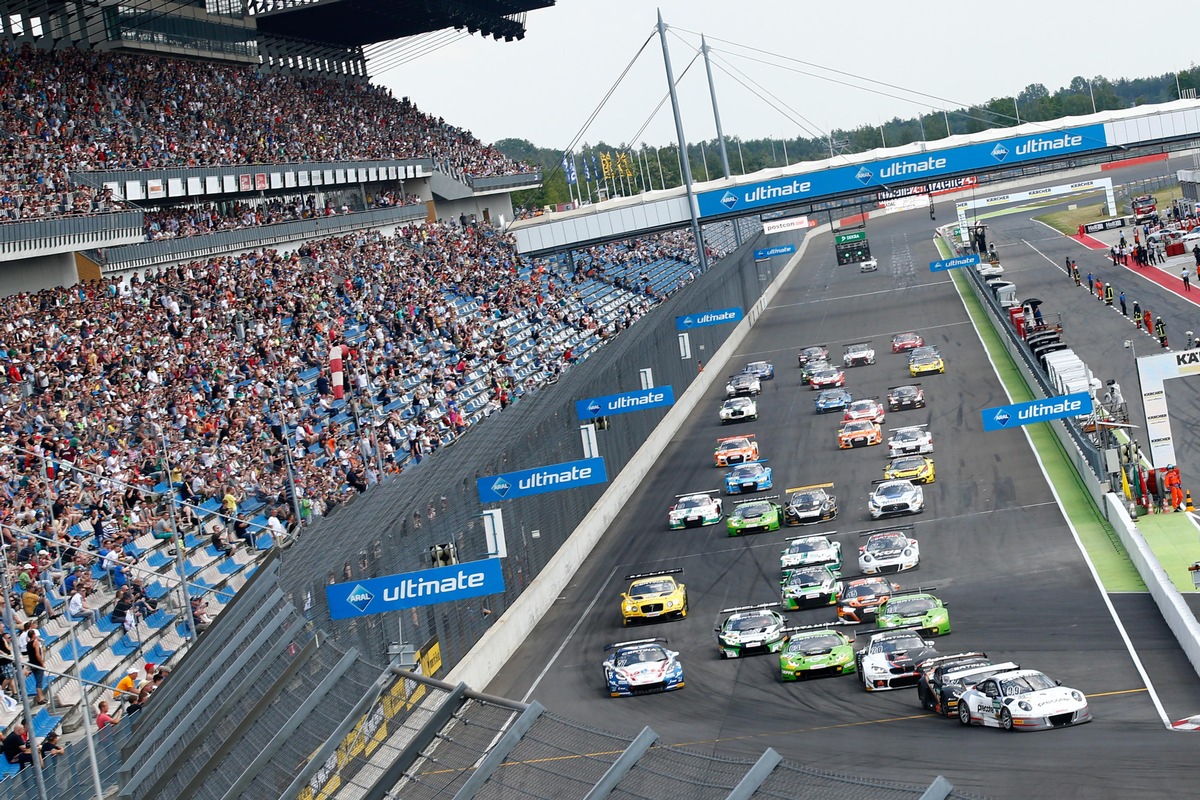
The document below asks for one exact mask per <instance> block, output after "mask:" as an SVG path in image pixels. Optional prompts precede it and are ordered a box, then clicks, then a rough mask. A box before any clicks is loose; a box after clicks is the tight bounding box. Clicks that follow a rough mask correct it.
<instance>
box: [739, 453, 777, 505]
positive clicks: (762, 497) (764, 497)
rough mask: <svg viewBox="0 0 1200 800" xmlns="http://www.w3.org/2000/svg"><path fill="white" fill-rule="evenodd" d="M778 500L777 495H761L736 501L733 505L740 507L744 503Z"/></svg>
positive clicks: (752, 462) (753, 462)
mask: <svg viewBox="0 0 1200 800" xmlns="http://www.w3.org/2000/svg"><path fill="white" fill-rule="evenodd" d="M750 463H751V464H755V463H758V462H755V461H751V462H750ZM778 499H779V495H777V494H759V495H755V496H754V497H747V498H746V499H745V500H734V501H733V504H734V505H735V506H740V505H741V504H742V503H757V502H758V501H759V500H778Z"/></svg>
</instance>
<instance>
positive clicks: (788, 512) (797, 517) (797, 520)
mask: <svg viewBox="0 0 1200 800" xmlns="http://www.w3.org/2000/svg"><path fill="white" fill-rule="evenodd" d="M832 488H833V484H832V483H814V484H813V485H812V486H796V487H793V488H791V489H788V490H787V506H786V507H785V508H784V510H783V521H784V522H785V523H787V524H788V525H808V524H811V523H814V522H825V521H827V520H831V519H833V518H834V517H836V516H837V513H838V505H837V496H836V495H833V494H830V493H829V492H827V491H826V489H832Z"/></svg>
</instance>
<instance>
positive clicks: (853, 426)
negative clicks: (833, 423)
mask: <svg viewBox="0 0 1200 800" xmlns="http://www.w3.org/2000/svg"><path fill="white" fill-rule="evenodd" d="M837 442H838V447H839V448H840V449H842V450H848V449H850V448H851V447H871V446H873V445H877V444H881V443H882V442H883V431H882V430H881V429H880V428H879V423H877V422H871V421H870V420H869V419H860V420H855V421H853V422H846V423H843V425H842V427H841V428H839V429H838V433H837Z"/></svg>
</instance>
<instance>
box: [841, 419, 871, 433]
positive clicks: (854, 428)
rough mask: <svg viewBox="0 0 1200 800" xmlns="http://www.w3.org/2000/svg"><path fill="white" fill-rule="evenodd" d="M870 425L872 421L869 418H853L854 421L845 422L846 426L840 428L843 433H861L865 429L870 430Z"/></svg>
mask: <svg viewBox="0 0 1200 800" xmlns="http://www.w3.org/2000/svg"><path fill="white" fill-rule="evenodd" d="M871 426H872V423H871V422H870V421H869V420H855V421H854V422H847V423H846V426H845V427H844V428H842V432H843V433H863V432H865V431H869V430H871Z"/></svg>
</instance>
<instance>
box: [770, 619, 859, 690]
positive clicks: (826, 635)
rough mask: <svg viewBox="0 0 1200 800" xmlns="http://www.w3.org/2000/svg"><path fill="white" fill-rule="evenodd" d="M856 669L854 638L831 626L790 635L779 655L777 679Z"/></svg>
mask: <svg viewBox="0 0 1200 800" xmlns="http://www.w3.org/2000/svg"><path fill="white" fill-rule="evenodd" d="M811 627H816V628H821V626H811ZM856 669H857V667H856V665H855V663H854V640H853V639H851V638H850V637H849V636H847V635H846V634H844V633H842V632H841V631H835V630H832V629H830V628H821V629H820V630H813V631H806V632H804V633H796V634H794V635H792V637H791V638H790V639H789V640H788V643H787V646H786V647H784V648H783V652H782V653H780V654H779V678H780V680H784V681H802V680H804V679H805V678H819V677H824V676H826V675H848V674H850V673H851V672H854V671H855V670H856Z"/></svg>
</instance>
